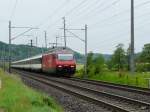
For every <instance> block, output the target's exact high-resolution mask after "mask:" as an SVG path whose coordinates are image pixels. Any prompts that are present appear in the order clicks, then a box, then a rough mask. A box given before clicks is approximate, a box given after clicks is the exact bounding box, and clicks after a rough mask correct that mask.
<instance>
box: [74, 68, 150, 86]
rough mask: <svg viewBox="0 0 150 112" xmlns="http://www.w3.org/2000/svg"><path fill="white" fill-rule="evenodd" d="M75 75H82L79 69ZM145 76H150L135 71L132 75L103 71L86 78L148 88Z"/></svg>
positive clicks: (149, 76)
mask: <svg viewBox="0 0 150 112" xmlns="http://www.w3.org/2000/svg"><path fill="white" fill-rule="evenodd" d="M75 77H79V78H82V77H83V76H82V75H81V73H80V71H77V73H76V74H75ZM146 78H150V73H148V72H147V73H146V72H145V73H135V74H134V75H132V74H130V73H129V72H124V73H122V75H119V73H118V72H103V73H102V74H97V75H95V74H93V75H90V77H88V79H91V80H99V81H106V82H111V83H116V84H124V85H130V86H137V87H143V88H148V81H147V80H146Z"/></svg>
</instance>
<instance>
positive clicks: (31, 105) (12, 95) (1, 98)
mask: <svg viewBox="0 0 150 112" xmlns="http://www.w3.org/2000/svg"><path fill="white" fill-rule="evenodd" d="M0 80H1V82H2V85H1V88H0V112H63V109H62V108H61V107H60V106H58V104H57V103H56V102H55V101H54V100H53V99H52V98H50V97H49V96H47V95H45V94H43V93H40V92H37V91H34V90H32V89H30V88H29V87H27V86H25V85H24V84H23V83H22V82H21V80H20V79H19V78H18V77H16V76H14V75H8V74H6V73H4V72H3V71H2V70H1V69H0Z"/></svg>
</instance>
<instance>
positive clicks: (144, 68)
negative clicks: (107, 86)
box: [87, 44, 150, 76]
mask: <svg viewBox="0 0 150 112" xmlns="http://www.w3.org/2000/svg"><path fill="white" fill-rule="evenodd" d="M130 51H131V50H130V46H129V48H128V49H127V50H125V49H124V45H123V44H118V45H117V46H116V49H115V51H114V53H113V54H112V56H111V58H110V59H108V60H105V59H104V57H103V55H98V56H97V57H94V54H93V53H92V52H90V53H88V57H87V73H88V75H89V76H90V75H92V74H103V73H104V72H105V71H118V72H119V73H120V74H121V73H122V72H126V71H129V70H130ZM135 66H136V71H137V72H148V71H150V44H145V45H144V47H143V50H142V52H140V53H137V54H135Z"/></svg>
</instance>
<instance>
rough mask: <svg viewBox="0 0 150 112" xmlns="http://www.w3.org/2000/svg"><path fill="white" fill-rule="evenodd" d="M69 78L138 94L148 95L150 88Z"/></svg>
mask: <svg viewBox="0 0 150 112" xmlns="http://www.w3.org/2000/svg"><path fill="white" fill-rule="evenodd" d="M69 80H72V81H78V82H83V83H87V84H92V85H96V86H105V87H108V88H114V89H119V90H124V91H129V92H135V93H139V94H145V95H150V89H148V88H141V87H134V86H128V85H121V84H114V83H109V82H104V81H94V80H88V79H80V78H70V79H69Z"/></svg>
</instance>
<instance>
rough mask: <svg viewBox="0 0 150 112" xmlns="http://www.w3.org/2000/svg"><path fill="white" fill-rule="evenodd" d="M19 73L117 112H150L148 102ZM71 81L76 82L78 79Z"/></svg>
mask: <svg viewBox="0 0 150 112" xmlns="http://www.w3.org/2000/svg"><path fill="white" fill-rule="evenodd" d="M17 73H19V74H21V75H22V76H23V77H27V78H30V79H33V80H36V81H39V82H41V83H43V84H46V85H49V86H52V87H55V88H58V89H60V90H62V91H65V92H67V93H69V94H72V95H75V96H77V97H80V98H82V99H85V100H87V101H90V102H93V103H95V104H97V105H100V106H104V107H106V108H109V109H111V110H112V111H115V112H149V111H148V109H149V107H150V103H148V102H143V101H140V100H135V99H131V98H127V97H124V96H119V95H115V94H111V93H107V92H104V91H99V90H96V89H91V88H89V87H85V86H82V85H77V84H76V83H70V82H67V80H66V81H64V80H61V79H60V78H56V77H47V76H42V75H38V74H35V73H29V72H22V71H17ZM27 74H28V75H27ZM29 74H30V75H29ZM35 75H36V76H35ZM69 80H74V81H75V80H76V79H69ZM76 81H79V80H76ZM86 83H87V82H86Z"/></svg>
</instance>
